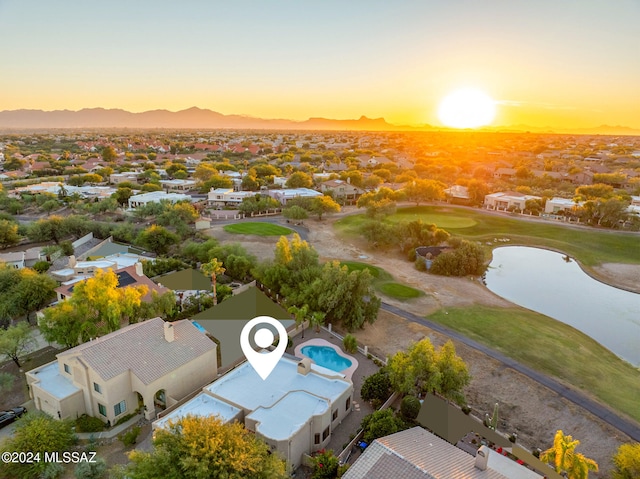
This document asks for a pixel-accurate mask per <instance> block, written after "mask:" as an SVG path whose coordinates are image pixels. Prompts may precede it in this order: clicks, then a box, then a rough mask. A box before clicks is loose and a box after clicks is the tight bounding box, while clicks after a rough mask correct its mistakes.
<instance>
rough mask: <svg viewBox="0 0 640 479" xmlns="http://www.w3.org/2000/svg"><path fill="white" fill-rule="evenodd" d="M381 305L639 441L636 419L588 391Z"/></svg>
mask: <svg viewBox="0 0 640 479" xmlns="http://www.w3.org/2000/svg"><path fill="white" fill-rule="evenodd" d="M381 308H382V309H383V310H385V311H388V312H390V313H393V314H396V315H398V316H400V317H402V318H405V319H406V320H407V321H411V322H414V323H418V324H421V325H423V326H426V327H427V328H429V329H433V330H434V331H437V332H439V333H441V334H444V335H446V336H448V337H450V338H452V339H455V340H456V341H460V342H461V343H463V344H465V345H467V346H469V347H471V348H473V349H476V350H478V351H480V352H482V353H484V354H486V355H487V356H490V357H492V358H494V359H496V360H498V361H500V362H501V363H503V364H504V365H506V366H507V367H510V368H511V369H513V370H515V371H518V372H519V373H522V374H524V375H525V376H527V377H529V378H531V379H533V380H534V381H537V382H538V383H540V384H542V385H543V386H546V387H547V388H549V389H551V390H552V391H554V392H555V393H557V394H559V395H560V396H562V397H564V398H566V399H568V400H569V401H571V402H573V403H575V404H577V405H578V406H580V407H581V408H583V409H586V410H587V411H589V412H590V413H592V414H593V415H594V416H596V417H599V418H600V419H602V420H603V421H604V422H606V423H607V424H610V425H611V426H613V427H615V428H616V429H618V430H619V431H622V432H623V433H625V434H626V435H627V436H629V437H631V438H632V439H633V440H635V441H639V442H640V427H638V425H637V424H635V423H634V422H632V421H627V420H626V419H623V418H621V417H620V416H618V415H616V414H615V413H613V412H612V411H611V410H610V409H608V408H606V407H605V406H602V405H601V404H599V403H597V402H596V401H594V400H592V399H590V398H588V397H586V396H585V395H583V394H582V393H580V392H578V391H576V390H574V389H570V388H568V387H567V386H565V385H563V384H561V383H559V382H558V381H555V380H554V379H551V378H550V377H549V376H546V375H544V374H542V373H539V372H537V371H534V370H533V369H531V368H529V367H527V366H523V365H522V364H520V363H518V362H517V361H514V360H513V359H510V358H508V357H506V356H504V355H503V354H501V353H499V352H497V351H495V350H493V349H491V348H489V347H487V346H485V345H483V344H480V343H478V342H477V341H474V340H472V339H469V338H467V337H466V336H463V335H462V334H460V333H457V332H455V331H453V330H451V329H449V328H446V327H444V326H442V325H440V324H437V323H434V322H432V321H429V320H428V319H424V318H421V317H420V316H416V315H415V314H412V313H409V312H407V311H403V310H402V309H400V308H397V307H395V306H392V305H390V304H387V303H382V306H381Z"/></svg>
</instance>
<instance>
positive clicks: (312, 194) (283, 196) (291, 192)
mask: <svg viewBox="0 0 640 479" xmlns="http://www.w3.org/2000/svg"><path fill="white" fill-rule="evenodd" d="M266 193H267V194H268V195H269V196H271V197H272V198H274V199H275V200H278V201H279V202H280V203H281V204H282V205H283V206H286V205H287V201H289V200H291V199H293V198H317V197H318V196H322V193H320V192H319V191H316V190H312V189H309V188H284V189H282V190H269V191H267V192H266Z"/></svg>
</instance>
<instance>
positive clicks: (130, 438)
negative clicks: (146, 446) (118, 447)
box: [118, 426, 140, 446]
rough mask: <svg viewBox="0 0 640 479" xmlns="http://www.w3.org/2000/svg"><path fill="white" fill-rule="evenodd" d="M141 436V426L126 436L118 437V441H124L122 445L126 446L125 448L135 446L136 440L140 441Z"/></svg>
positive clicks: (125, 434) (126, 433)
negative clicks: (139, 436)
mask: <svg viewBox="0 0 640 479" xmlns="http://www.w3.org/2000/svg"><path fill="white" fill-rule="evenodd" d="M139 434H140V426H135V427H133V428H131V429H130V430H129V431H127V432H125V433H124V434H120V435H119V436H118V439H120V440H121V441H122V444H124V445H125V446H133V445H134V444H135V443H136V439H138V435H139Z"/></svg>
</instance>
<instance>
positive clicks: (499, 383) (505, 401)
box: [210, 218, 640, 477]
mask: <svg viewBox="0 0 640 479" xmlns="http://www.w3.org/2000/svg"><path fill="white" fill-rule="evenodd" d="M335 219H336V218H332V219H328V220H324V221H322V222H317V221H314V220H309V221H307V222H305V223H306V226H308V227H309V242H310V243H311V244H312V245H313V246H314V247H315V248H316V250H317V251H318V253H319V254H320V256H321V258H322V259H323V260H331V259H339V260H351V261H362V262H367V263H370V264H372V265H375V266H379V267H381V268H383V269H384V270H386V271H388V272H391V273H392V274H393V276H394V277H395V279H396V280H398V281H400V282H403V283H405V284H408V285H410V286H413V287H414V288H417V289H420V290H422V291H424V292H425V295H424V296H422V297H420V298H417V299H414V300H412V301H409V302H399V301H396V300H393V299H390V298H385V301H386V302H388V303H390V304H395V305H397V306H399V307H401V308H403V309H405V310H407V311H410V312H412V313H414V314H418V315H421V316H425V315H428V314H430V313H431V312H434V311H436V310H437V309H439V308H442V307H460V306H466V305H471V304H484V305H489V306H501V307H509V306H512V305H511V303H509V302H508V301H505V300H503V299H502V298H500V297H498V296H496V295H494V294H493V293H492V292H490V291H489V290H488V289H486V287H484V286H483V284H482V283H481V281H480V280H479V279H478V278H476V279H469V278H446V277H439V276H433V275H428V274H425V273H422V272H419V271H417V270H416V269H415V268H414V266H413V264H412V263H410V262H408V261H406V260H405V259H404V258H402V257H400V256H398V255H395V254H389V253H381V252H376V251H371V250H368V249H367V248H366V245H365V243H364V242H359V241H357V240H356V241H350V242H345V241H344V240H343V239H341V238H337V237H336V235H335V233H334V230H333V228H332V223H333V221H335ZM210 232H211V234H212V235H213V236H215V237H216V238H218V239H219V240H221V241H236V242H240V243H242V244H243V245H244V246H245V247H246V248H247V250H248V251H249V252H251V253H253V254H255V255H256V256H257V257H258V258H259V259H261V260H263V259H269V258H273V247H274V246H275V243H276V242H277V240H278V238H277V237H276V238H270V237H267V238H260V237H256V236H242V235H231V234H228V233H225V232H224V231H223V230H222V227H221V226H216V227H214V228H212V230H210ZM590 273H591V274H593V275H594V276H598V277H599V279H601V280H603V281H605V282H608V283H610V284H614V285H617V286H621V287H626V288H628V289H632V288H636V289H638V288H640V266H636V265H624V264H611V263H609V264H603V265H601V266H599V267H597V268H593V270H591V271H590ZM356 336H357V337H358V340H359V341H360V342H361V343H363V344H367V345H369V348H370V349H371V351H372V352H373V353H374V354H377V355H380V356H382V357H384V356H386V355H391V354H393V353H395V352H396V351H398V350H401V349H405V348H406V347H407V346H408V345H409V343H411V342H412V341H417V340H420V339H422V338H424V337H425V336H428V337H430V338H431V340H432V341H433V342H434V344H436V345H441V344H442V343H443V342H444V341H446V339H447V338H445V337H443V336H441V335H439V334H438V333H435V332H433V331H431V330H430V329H428V328H426V327H423V326H420V325H417V324H414V323H407V322H406V321H405V320H403V319H402V318H399V317H397V316H395V315H393V314H390V313H387V312H384V311H383V312H381V313H380V314H379V316H378V321H376V323H374V324H373V325H367V327H366V328H365V329H364V330H361V331H358V332H357V333H356ZM456 349H457V351H458V353H459V354H460V356H461V357H462V358H463V359H464V360H465V361H466V362H467V364H468V365H469V367H470V371H471V374H472V376H473V379H472V382H471V384H470V386H469V387H468V388H467V391H466V395H467V399H468V401H469V404H470V406H471V407H472V408H473V411H474V414H476V415H478V416H479V417H483V416H484V414H485V413H489V414H491V413H492V412H493V405H494V404H495V403H496V402H498V404H499V417H500V422H499V428H498V429H499V430H500V431H501V432H503V433H507V434H508V433H512V432H517V434H518V437H519V442H520V443H522V444H523V445H524V446H525V447H528V448H530V449H532V448H535V447H540V448H541V449H546V448H547V447H549V446H551V443H552V441H553V436H554V434H555V431H556V430H557V429H562V430H563V431H565V433H567V434H572V435H573V436H574V438H576V439H579V440H580V441H581V444H580V446H579V448H578V451H579V452H582V453H583V454H585V455H586V456H588V457H591V458H593V459H595V460H596V461H597V462H598V464H599V465H600V472H599V473H598V474H592V475H590V477H607V475H608V472H609V471H610V469H611V465H610V459H611V457H612V456H613V454H615V451H616V449H617V448H618V446H619V445H620V444H622V443H623V442H627V441H629V438H628V437H626V436H625V435H623V434H622V433H620V432H619V431H617V430H616V429H614V428H612V427H610V426H608V425H606V424H605V423H603V422H602V421H600V420H598V419H597V418H595V417H594V416H593V415H591V414H590V413H588V412H586V411H584V410H582V409H581V408H579V407H577V406H575V405H574V404H573V403H570V402H569V401H566V400H565V399H563V398H561V397H559V396H558V395H557V394H556V393H553V392H551V391H550V390H548V389H547V388H545V387H543V386H541V385H539V384H538V383H536V382H535V381H532V380H530V379H529V378H527V377H525V376H522V375H521V374H519V373H517V372H515V371H513V370H511V369H509V368H505V367H504V366H502V365H501V364H500V363H498V362H496V361H494V360H493V359H491V358H489V357H487V356H485V355H484V354H481V353H479V352H477V351H475V350H473V349H471V348H468V347H466V346H464V345H462V344H456Z"/></svg>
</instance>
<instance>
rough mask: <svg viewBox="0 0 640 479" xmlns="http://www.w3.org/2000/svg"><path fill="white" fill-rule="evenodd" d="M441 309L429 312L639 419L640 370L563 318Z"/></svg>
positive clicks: (475, 308) (478, 308)
mask: <svg viewBox="0 0 640 479" xmlns="http://www.w3.org/2000/svg"><path fill="white" fill-rule="evenodd" d="M446 313H447V314H445V311H444V310H440V311H438V312H436V313H435V314H433V315H431V316H430V317H429V319H430V320H432V321H435V322H438V323H441V324H443V325H445V326H448V327H450V328H451V329H453V330H455V331H458V332H460V333H462V334H464V335H465V336H467V337H469V338H472V339H475V340H476V341H478V342H481V343H483V344H486V345H488V346H491V347H492V348H495V349H497V350H498V351H500V352H502V353H503V354H505V355H506V356H508V357H510V358H513V359H515V360H517V361H519V362H521V363H522V364H525V365H527V366H529V367H531V368H533V369H535V370H538V371H540V372H542V373H545V374H548V375H550V376H554V377H556V378H558V379H560V380H561V381H564V382H565V383H568V384H571V385H573V386H574V387H576V388H578V389H581V390H583V391H585V392H586V393H587V394H591V395H592V396H595V397H596V398H597V399H599V400H600V401H602V402H603V403H606V404H608V405H609V406H611V407H612V408H614V409H616V410H617V411H620V412H622V413H624V414H626V415H628V416H630V417H632V418H633V419H635V420H636V421H640V403H639V402H638V398H639V397H640V371H639V370H638V369H636V368H634V367H633V366H632V365H630V364H629V363H627V362H625V361H623V360H621V359H619V358H618V357H617V356H616V355H615V354H613V353H611V352H610V351H609V350H607V349H606V348H604V347H603V346H601V345H600V344H598V343H597V342H596V341H594V340H593V339H591V338H589V337H588V336H586V335H585V334H583V333H581V332H579V331H578V330H576V329H574V328H572V327H571V326H568V325H566V324H564V323H561V322H560V321H555V320H553V319H551V318H549V317H547V316H544V315H542V314H538V313H535V312H532V311H527V310H524V309H520V308H489V307H483V306H473V307H470V308H457V309H448V310H447V311H446Z"/></svg>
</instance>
